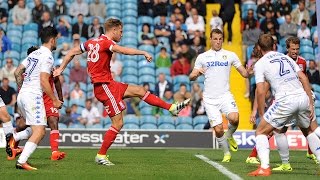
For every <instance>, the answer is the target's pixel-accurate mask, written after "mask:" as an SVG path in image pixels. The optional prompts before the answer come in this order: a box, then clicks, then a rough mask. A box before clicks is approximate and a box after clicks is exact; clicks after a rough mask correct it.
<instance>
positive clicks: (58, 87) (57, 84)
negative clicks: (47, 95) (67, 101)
mask: <svg viewBox="0 0 320 180" xmlns="http://www.w3.org/2000/svg"><path fill="white" fill-rule="evenodd" d="M54 87H55V88H56V91H57V94H58V98H59V100H60V101H61V102H63V95H62V88H61V83H60V80H59V76H57V77H54Z"/></svg>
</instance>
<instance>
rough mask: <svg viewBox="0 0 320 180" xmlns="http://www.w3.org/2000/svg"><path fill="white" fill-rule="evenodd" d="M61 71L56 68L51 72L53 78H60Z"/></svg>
mask: <svg viewBox="0 0 320 180" xmlns="http://www.w3.org/2000/svg"><path fill="white" fill-rule="evenodd" d="M62 72H63V70H62V69H61V68H57V69H55V70H54V71H53V77H57V76H60V75H61V74H62Z"/></svg>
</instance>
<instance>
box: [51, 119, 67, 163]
mask: <svg viewBox="0 0 320 180" xmlns="http://www.w3.org/2000/svg"><path fill="white" fill-rule="evenodd" d="M58 122H59V117H55V116H49V117H48V125H49V127H50V129H51V131H50V147H51V160H52V161H57V160H61V159H63V158H65V156H66V153H65V152H60V151H59V128H58Z"/></svg>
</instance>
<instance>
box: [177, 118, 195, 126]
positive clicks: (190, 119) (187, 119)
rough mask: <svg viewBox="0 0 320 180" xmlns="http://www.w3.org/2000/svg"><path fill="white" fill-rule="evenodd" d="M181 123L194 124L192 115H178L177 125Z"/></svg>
mask: <svg viewBox="0 0 320 180" xmlns="http://www.w3.org/2000/svg"><path fill="white" fill-rule="evenodd" d="M180 124H189V125H192V118H191V117H177V119H176V125H180Z"/></svg>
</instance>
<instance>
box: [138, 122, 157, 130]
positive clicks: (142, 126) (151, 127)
mask: <svg viewBox="0 0 320 180" xmlns="http://www.w3.org/2000/svg"><path fill="white" fill-rule="evenodd" d="M140 129H158V128H157V126H156V125H155V124H152V123H145V124H142V125H141V126H140Z"/></svg>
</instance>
